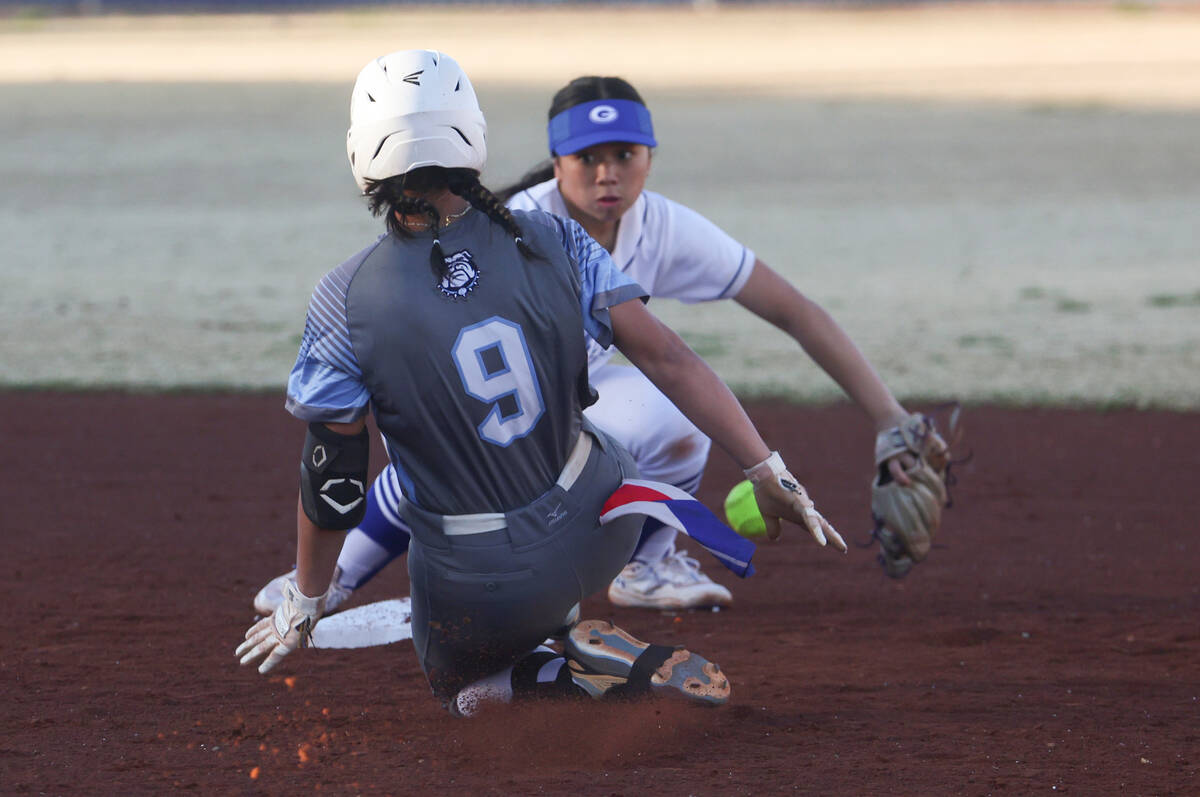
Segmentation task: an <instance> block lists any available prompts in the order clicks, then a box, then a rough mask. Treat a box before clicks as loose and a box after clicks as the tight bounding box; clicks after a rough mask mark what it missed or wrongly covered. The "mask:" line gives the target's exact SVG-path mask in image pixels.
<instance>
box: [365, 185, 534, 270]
mask: <svg viewBox="0 0 1200 797" xmlns="http://www.w3.org/2000/svg"><path fill="white" fill-rule="evenodd" d="M446 189H448V190H449V191H450V192H451V193H454V194H457V195H458V196H460V197H462V198H463V199H465V200H467V202H468V203H469V204H470V205H471V207H473V208H475V209H476V210H478V211H479V212H480V213H483V214H484V215H485V216H487V217H488V219H490V220H491V221H492V223H493V224H496V225H498V226H499V227H500V228H501V229H503V230H504V231H505V232H507V233H508V234H509V235H511V236H512V238H513V240H514V242H515V243H516V245H517V250H518V251H519V252H520V253H521V254H522V255H524V256H525V257H527V258H531V259H533V258H540V255H539V254H538V253H537V252H536V251H535V250H534V249H533V247H531V246H530V245H529V244H527V243H526V242H525V241H524V239H522V237H521V228H520V227H519V226H517V222H516V220H515V219H514V218H513V216H512V213H511V212H510V211H509V209H508V208H506V207H505V206H504V203H503V202H501V201H500V199H499V198H498V197H497V196H496V195H495V194H493V193H492V192H491V191H489V190H488V189H487V188H485V187H484V186H483V184H482V183H480V182H479V174H478V172H476V171H475V170H474V169H447V168H444V167H441V166H424V167H421V168H419V169H414V170H412V171H411V172H407V173H405V174H401V175H397V176H395V177H388V178H387V179H384V180H372V181H368V183H367V190H366V197H367V207H368V208H370V210H371V213H372V214H373V215H375V216H381V215H382V216H384V223H385V224H386V225H387V229H388V232H390V233H392V234H393V235H395V236H397V237H398V238H411V237H412V233H411V232H409V230H408V229H407V228H406V227H405V225H404V224H402V223H401V222H400V219H399V218H397V214H399V215H400V216H425V217H426V218H428V219H429V227H428V229H429V230H430V231H431V232H432V233H433V247H432V248H431V249H430V252H429V268H430V270H431V271H432V272H433V276H434V277H436V278H438V279H439V280H440V279H442V278H443V277H445V276H446V254H445V252H444V251H442V242H441V240H440V239H439V236H440V234H441V230H442V216H441V214H440V213H439V212H438V210H437V208H435V207H434V206H433V203H432V202H430V201H429V200H427V199H423V198H421V197H415V196H410V195H408V194H405V193H404V192H405V191H406V190H407V191H413V192H417V193H428V192H432V191H440V190H446Z"/></svg>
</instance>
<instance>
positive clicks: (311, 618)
mask: <svg viewBox="0 0 1200 797" xmlns="http://www.w3.org/2000/svg"><path fill="white" fill-rule="evenodd" d="M283 597H284V600H283V603H281V604H279V606H277V607H276V608H275V612H274V613H273V614H272V615H271V616H270V617H264V618H263V619H261V620H259V621H258V622H257V623H255V624H254V625H252V626H250V629H249V630H248V631H246V641H245V642H243V643H242V644H240V645H238V648H237V650H235V651H234V654H233V655H235V656H238V657H240V663H241V664H243V665H246V664H250V663H252V662H254V661H256V660H258V659H259V658H263V657H265V658H263V662H262V664H260V665H259V667H258V671H259V672H260V673H266V672H268V671H270V670H271V668H272V667H274V666H275V665H276V664H278V663H279V662H280V661H282V660H283V657H284V656H286V655H288V654H289V653H291V652H292V651H293V650H295V649H296V648H302V647H307V646H308V644H309V638H310V637H311V636H312V630H313V628H314V627H315V626H316V624H317V620H318V619H320V617H321V615H322V614H323V613H324V611H325V596H324V595H321V596H320V597H318V598H310V597H308V596H307V595H305V594H304V593H302V592H301V591H300V588H299V587H297V586H296V583H295V582H294V581H292V580H290V579H289V580H288V582H287V583H286V584H285V585H284V588H283Z"/></svg>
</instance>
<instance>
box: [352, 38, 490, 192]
mask: <svg viewBox="0 0 1200 797" xmlns="http://www.w3.org/2000/svg"><path fill="white" fill-rule="evenodd" d="M346 152H347V154H348V155H349V156H350V170H351V171H352V172H354V180H355V182H357V183H358V187H359V188H361V189H362V190H363V191H366V190H367V180H384V179H386V178H388V177H395V176H396V175H398V174H404V173H405V172H409V171H412V170H413V169H419V168H421V167H422V166H444V167H446V168H451V169H453V168H464V169H474V170H475V171H483V164H484V162H485V161H486V160H487V122H485V121H484V119H483V112H482V111H480V110H479V100H477V99H476V98H475V89H474V88H472V87H471V81H470V80H468V79H467V75H466V73H465V72H463V70H462V67H460V66H459V65H458V62H456V61H455V60H454V59H453V58H451V57H450V56H448V55H444V54H443V53H439V52H435V51H434V50H402V51H400V52H396V53H392V54H390V55H385V56H383V57H382V58H376V59H375V60H374V61H372V62H371V63H369V64H367V65H366V66H365V67H363V70H362V71H361V72H359V73H358V80H356V81H355V83H354V93H353V94H352V95H351V97H350V130H349V132H348V133H347V134H346Z"/></svg>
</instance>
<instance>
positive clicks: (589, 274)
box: [550, 216, 650, 348]
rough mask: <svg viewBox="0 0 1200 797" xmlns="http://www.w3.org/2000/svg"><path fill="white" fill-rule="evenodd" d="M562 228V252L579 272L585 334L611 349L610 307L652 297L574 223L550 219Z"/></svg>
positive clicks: (580, 299) (572, 221) (567, 220)
mask: <svg viewBox="0 0 1200 797" xmlns="http://www.w3.org/2000/svg"><path fill="white" fill-rule="evenodd" d="M550 218H553V219H554V220H555V222H556V223H557V224H558V226H559V230H560V232H561V234H562V244H563V249H565V250H566V252H567V255H568V256H569V257H570V258H571V260H572V262H574V263H575V265H576V267H577V268H578V269H579V278H580V285H581V290H580V294H579V304H580V307H581V309H582V310H583V331H584V332H586V333H587V334H588V336H589V337H591V338H592V340H594V341H596V342H597V343H599V344H600V345H601V346H603V347H605V348H607V347H609V346H611V345H612V340H613V334H612V319H611V318H610V317H609V313H608V310H609V308H610V307H616V306H617V305H618V304H622V303H624V302H628V301H631V300H633V299H642V300H645V299H646V298H648V297H649V295H650V294H648V293H647V292H646V291H645V290H644V289H643V288H642V286H641V285H639V284H637V283H636V282H634V281H633V279H631V278H630V277H629V276H627V275H625V274H623V273H622V272H621V271H620V270H619V269H618V268H617V266H616V264H615V263H613V260H612V258H611V257H609V254H608V252H607V251H606V250H605V248H604V247H603V246H601V245H600V244H598V243H596V241H595V240H594V239H593V238H592V237H591V236H590V235H588V234H587V232H586V231H585V230H584V229H583V227H581V226H580V225H579V223H578V222H576V221H574V220H572V219H562V218H559V217H558V216H550Z"/></svg>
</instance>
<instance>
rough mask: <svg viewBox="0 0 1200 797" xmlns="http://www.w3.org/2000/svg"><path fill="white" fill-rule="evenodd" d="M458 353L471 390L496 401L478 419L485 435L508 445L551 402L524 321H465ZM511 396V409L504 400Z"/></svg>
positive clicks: (458, 362)
mask: <svg viewBox="0 0 1200 797" xmlns="http://www.w3.org/2000/svg"><path fill="white" fill-rule="evenodd" d="M453 355H454V364H455V365H456V366H457V367H458V376H459V378H460V379H462V383H463V387H464V388H466V391H467V393H468V395H470V396H472V397H473V398H477V399H479V400H480V401H482V402H484V403H487V404H491V405H492V411H491V412H490V413H488V416H487V417H486V418H484V420H483V423H481V424H479V427H478V430H479V436H480V437H481V438H483V439H484V440H486V441H487V442H489V443H494V444H495V445H498V446H507V445H508V444H509V443H511V442H512V441H513V440H516V439H518V438H521V437H524V436H525V435H527V434H529V433H530V432H531V431H533V427H534V426H536V425H537V422H538V420H539V419H540V418H541V417H542V413H543V412H545V411H546V405H545V402H543V401H542V390H541V387H540V386H539V385H538V380H537V374H536V373H534V371H533V363H532V362H530V359H529V347H528V346H527V345H526V344H525V333H524V332H522V331H521V327H520V326H518V325H517V324H514V323H513V322H512V321H508V320H507V319H504V318H500V317H499V316H493V317H491V318H489V319H488V320H487V321H481V322H480V323H478V324H475V325H473V326H469V327H464V328H463V329H462V331H461V332H459V333H458V340H456V341H455V342H454V349H453ZM506 398H508V399H510V401H509V406H508V407H507V408H505V409H507V410H508V412H505V409H502V408H501V406H500V402H501V401H502V400H504V399H506Z"/></svg>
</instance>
